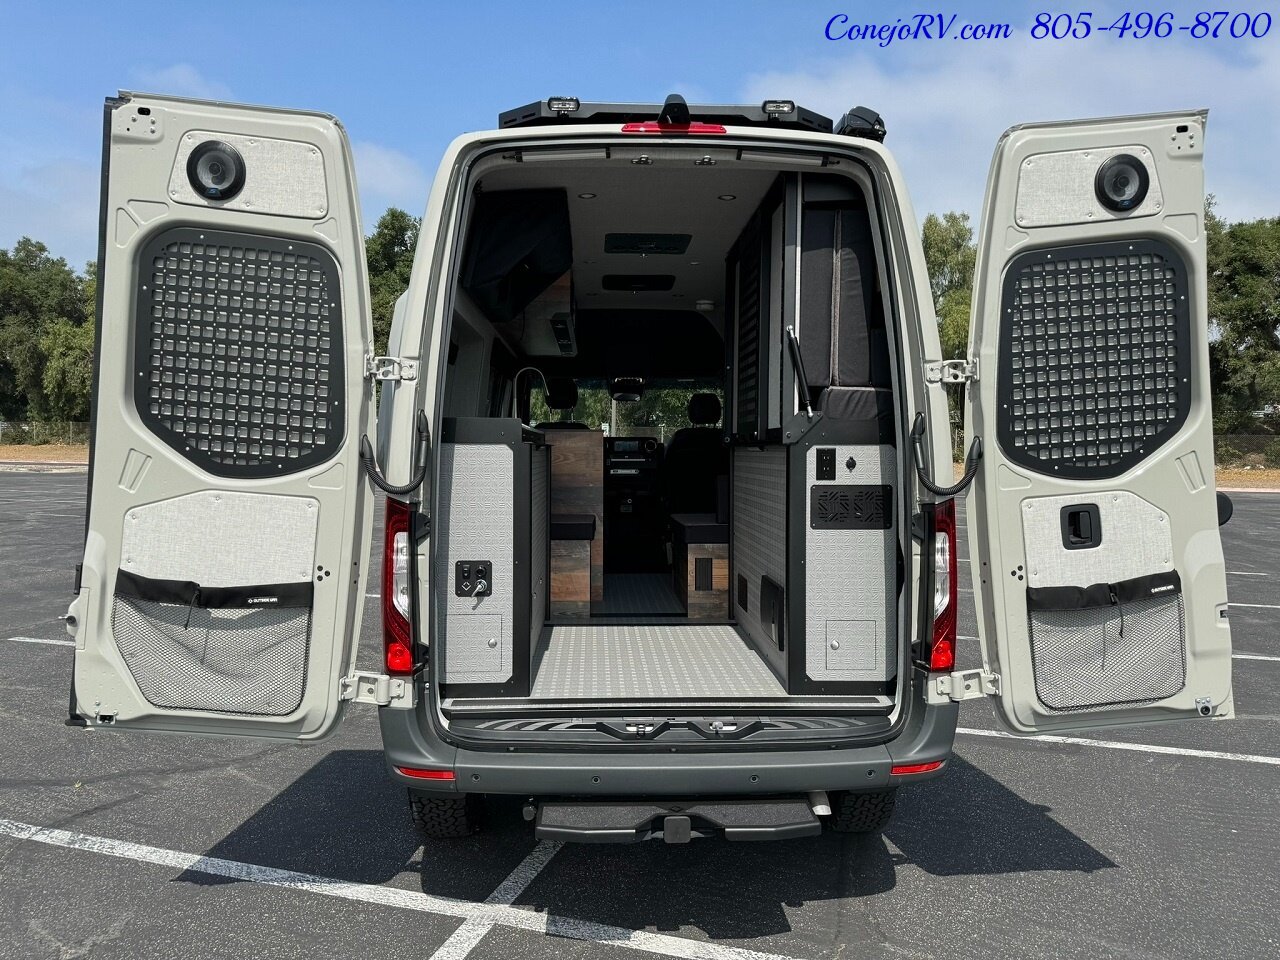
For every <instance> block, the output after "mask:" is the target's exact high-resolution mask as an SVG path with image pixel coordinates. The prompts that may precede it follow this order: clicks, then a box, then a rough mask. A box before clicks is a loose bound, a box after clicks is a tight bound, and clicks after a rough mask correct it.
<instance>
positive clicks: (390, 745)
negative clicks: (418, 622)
mask: <svg viewBox="0 0 1280 960" xmlns="http://www.w3.org/2000/svg"><path fill="white" fill-rule="evenodd" d="M920 688H921V684H920V683H918V682H917V683H915V684H913V685H912V688H911V692H910V693H909V694H908V695H909V696H911V697H912V700H913V703H912V709H911V711H910V715H909V716H908V717H907V722H906V724H905V725H904V727H903V729H902V730H901V732H900V733H899V735H898V736H897V737H896V738H895V739H893V740H891V741H889V742H887V743H882V744H877V745H875V746H865V747H846V748H840V749H810V750H770V749H764V748H761V749H759V750H742V749H739V750H737V751H733V752H729V751H725V752H720V753H708V752H693V751H689V752H684V753H670V752H657V751H652V752H645V753H639V752H636V753H620V752H611V753H605V752H591V753H587V752H574V753H554V752H550V751H536V752H535V751H533V750H526V751H522V752H513V751H508V750H470V749H462V748H459V747H456V746H453V745H451V744H447V743H444V742H443V741H441V740H440V739H439V738H437V737H436V736H435V735H434V731H432V730H431V729H430V724H429V722H428V721H427V717H426V716H425V713H424V711H425V710H426V709H428V707H427V705H426V704H423V703H421V702H420V703H419V705H418V706H417V707H416V708H415V709H412V710H400V709H393V708H390V707H383V708H382V709H380V710H379V711H378V716H379V722H380V724H381V727H382V742H383V747H384V749H385V754H386V760H387V768H388V772H389V773H390V774H391V777H392V779H394V780H397V781H399V782H401V783H403V784H404V785H405V786H407V787H412V788H413V789H415V790H421V791H425V792H432V793H440V794H451V793H498V794H517V795H522V796H532V797H556V796H581V797H653V796H683V797H700V796H701V797H732V796H751V795H768V794H773V795H780V794H782V795H786V794H796V793H807V792H809V791H811V790H854V791H859V792H866V791H873V790H883V789H885V788H886V787H890V786H895V785H897V784H898V783H903V782H916V781H920V780H925V779H929V778H931V777H934V776H937V775H939V774H940V773H941V772H942V770H937V771H931V772H929V773H923V774H914V775H911V776H907V777H895V776H892V775H891V774H890V770H891V768H892V767H893V766H894V765H903V764H920V763H928V762H931V761H934V760H946V759H947V758H948V757H950V756H951V748H952V744H953V742H954V740H955V731H956V716H957V711H958V704H955V703H948V704H944V705H940V706H928V705H926V704H925V703H924V699H923V695H922V693H921V690H920ZM398 767H408V768H412V769H426V770H452V771H453V773H454V779H453V780H451V781H447V780H445V781H442V780H422V779H418V778H414V777H409V776H406V775H404V774H402V773H400V772H399V770H397V768H398ZM942 769H943V770H945V766H944V767H943V768H942Z"/></svg>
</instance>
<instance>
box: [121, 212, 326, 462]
mask: <svg viewBox="0 0 1280 960" xmlns="http://www.w3.org/2000/svg"><path fill="white" fill-rule="evenodd" d="M134 336H135V340H134V346H135V377H134V402H135V405H136V406H137V409H138V414H139V416H140V417H141V418H142V420H143V422H144V423H145V424H146V425H147V426H148V427H149V428H150V429H151V430H152V431H153V432H154V433H155V434H156V435H157V436H158V437H160V438H161V439H162V440H163V441H164V442H165V443H167V444H168V445H169V446H171V447H173V448H174V449H175V450H177V451H178V452H180V453H181V454H182V455H183V456H185V457H186V458H187V459H188V460H190V461H191V462H192V463H195V464H197V465H198V466H200V467H203V468H204V469H205V470H208V471H209V472H210V473H213V474H216V475H219V476H278V475H280V474H283V473H288V472H291V471H294V470H300V469H303V468H305V467H308V466H312V465H314V464H317V463H321V462H323V461H325V460H327V459H328V458H329V457H331V456H333V454H335V453H336V452H337V450H338V448H339V447H340V446H341V443H342V438H343V417H344V411H343V410H342V405H341V397H342V392H343V382H344V380H343V362H342V304H341V288H340V284H339V278H338V266H337V263H336V261H335V260H334V258H333V256H332V255H331V254H330V253H329V252H328V251H326V250H325V249H324V248H322V247H320V246H317V245H315V244H310V243H303V242H300V241H296V240H294V241H290V240H284V239H280V238H275V237H259V236H254V235H251V234H241V233H223V232H218V231H212V230H197V229H193V228H188V227H179V228H175V229H173V230H168V231H165V232H164V233H161V234H159V235H157V236H156V237H155V238H153V239H152V241H151V242H150V243H148V244H147V246H146V247H145V248H144V249H143V251H142V253H141V255H140V258H139V260H138V276H137V313H136V325H135V333H134Z"/></svg>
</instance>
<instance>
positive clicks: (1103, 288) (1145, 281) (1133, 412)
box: [998, 240, 1191, 479]
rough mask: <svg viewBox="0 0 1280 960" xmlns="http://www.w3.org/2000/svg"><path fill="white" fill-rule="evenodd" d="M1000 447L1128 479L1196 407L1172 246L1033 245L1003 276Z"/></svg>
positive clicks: (1054, 467) (1084, 474)
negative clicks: (1125, 475)
mask: <svg viewBox="0 0 1280 960" xmlns="http://www.w3.org/2000/svg"><path fill="white" fill-rule="evenodd" d="M1000 314H1001V321H1002V322H1001V326H1000V369H999V379H998V391H999V400H1000V413H999V416H998V424H999V438H1000V446H1001V448H1002V450H1003V451H1004V454H1005V456H1006V457H1007V458H1008V459H1009V460H1010V461H1012V462H1013V463H1017V464H1020V465H1021V466H1024V467H1027V468H1028V469H1031V470H1036V471H1039V472H1044V473H1051V474H1055V475H1057V476H1062V477H1075V478H1081V479H1086V478H1087V479H1101V478H1106V477H1114V476H1117V475H1118V474H1120V473H1123V472H1124V471H1125V470H1127V469H1128V468H1129V467H1130V466H1132V465H1133V464H1135V463H1137V462H1139V461H1140V460H1142V459H1143V458H1144V457H1146V456H1147V455H1149V454H1150V453H1151V452H1152V451H1153V450H1155V449H1156V448H1158V447H1159V446H1160V445H1161V444H1163V443H1164V442H1165V441H1166V440H1168V439H1169V438H1170V437H1172V436H1173V435H1174V434H1175V433H1177V432H1178V429H1179V428H1180V427H1181V426H1182V423H1183V422H1184V421H1185V420H1186V418H1187V412H1188V410H1189V409H1190V405H1191V386H1190V372H1191V343H1190V331H1191V321H1190V308H1189V305H1188V302H1187V270H1186V265H1185V264H1184V262H1183V259H1182V257H1181V256H1180V255H1179V254H1178V253H1177V251H1175V250H1174V249H1173V247H1171V246H1170V245H1169V244H1167V243H1163V242H1160V241H1156V240H1123V241H1119V242H1115V243H1098V244H1089V245H1086V246H1074V247H1057V248H1054V249H1041V250H1033V251H1030V252H1028V253H1024V254H1022V255H1020V256H1018V257H1015V258H1014V259H1013V260H1012V261H1011V262H1010V263H1009V266H1008V269H1007V270H1006V272H1005V279H1004V288H1003V292H1002V296H1001V303H1000Z"/></svg>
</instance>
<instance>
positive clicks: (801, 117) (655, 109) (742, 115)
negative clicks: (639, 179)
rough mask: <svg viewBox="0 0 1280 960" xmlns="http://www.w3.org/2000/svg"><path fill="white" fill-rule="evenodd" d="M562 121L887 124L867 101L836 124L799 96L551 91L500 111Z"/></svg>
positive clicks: (877, 132) (856, 127)
mask: <svg viewBox="0 0 1280 960" xmlns="http://www.w3.org/2000/svg"><path fill="white" fill-rule="evenodd" d="M851 118H852V119H851ZM872 118H874V119H872ZM562 123H601V124H605V123H617V124H659V123H661V124H662V125H663V126H664V127H671V126H682V125H684V124H721V125H723V126H739V127H743V126H746V127H750V126H767V127H774V128H776V127H782V128H784V129H789V130H809V131H812V132H814V133H833V132H840V133H847V134H848V135H850V136H855V137H869V138H870V139H873V140H883V139H884V124H883V122H881V121H880V116H879V114H877V113H875V111H873V110H868V109H867V108H866V107H854V108H853V110H851V111H849V113H847V114H845V116H844V118H843V119H842V120H841V121H840V127H839V129H838V130H837V128H836V125H835V124H834V123H833V122H832V121H831V118H830V117H824V116H823V115H822V114H820V113H814V112H813V111H812V110H806V109H805V108H804V107H802V106H800V105H798V104H797V103H796V102H795V101H794V100H781V99H776V100H775V99H770V100H766V101H764V102H763V103H761V104H758V105H754V106H748V105H727V104H690V103H685V101H684V98H683V97H680V96H678V95H675V94H673V95H672V96H670V97H667V99H666V101H665V102H664V103H661V104H657V103H653V104H647V103H593V102H589V101H585V100H579V99H578V98H577V97H550V98H548V99H546V100H538V101H535V102H534V103H530V104H526V105H525V106H523V107H517V108H516V109H514V110H506V111H504V112H503V113H500V114H498V127H499V129H502V130H506V129H510V128H516V127H536V126H547V125H555V124H562ZM695 129H696V127H695ZM690 132H693V131H690Z"/></svg>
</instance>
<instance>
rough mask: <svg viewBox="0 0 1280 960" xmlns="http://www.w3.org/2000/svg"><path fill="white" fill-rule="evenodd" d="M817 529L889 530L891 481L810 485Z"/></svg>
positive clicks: (812, 518)
mask: <svg viewBox="0 0 1280 960" xmlns="http://www.w3.org/2000/svg"><path fill="white" fill-rule="evenodd" d="M809 526H810V527H811V528H812V529H814V530H888V529H889V528H890V527H892V526H893V487H891V486H888V485H887V484H872V485H859V484H814V485H813V486H811V487H810V488H809Z"/></svg>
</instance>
